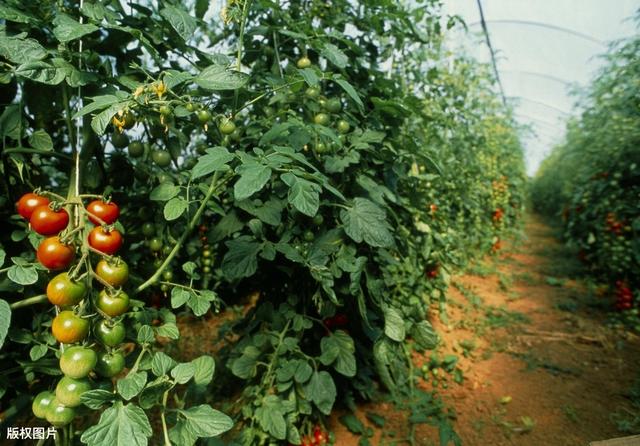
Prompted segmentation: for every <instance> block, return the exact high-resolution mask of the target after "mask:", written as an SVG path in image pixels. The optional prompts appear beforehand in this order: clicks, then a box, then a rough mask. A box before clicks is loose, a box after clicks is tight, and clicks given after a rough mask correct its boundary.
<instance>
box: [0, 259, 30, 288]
mask: <svg viewBox="0 0 640 446" xmlns="http://www.w3.org/2000/svg"><path fill="white" fill-rule="evenodd" d="M11 261H12V262H13V263H14V265H12V266H10V267H9V269H7V277H8V278H9V280H11V281H12V282H14V283H17V284H18V285H32V284H34V283H36V282H37V281H38V270H37V269H36V267H35V266H34V265H32V264H29V263H26V262H24V260H23V259H22V258H20V257H12V258H11Z"/></svg>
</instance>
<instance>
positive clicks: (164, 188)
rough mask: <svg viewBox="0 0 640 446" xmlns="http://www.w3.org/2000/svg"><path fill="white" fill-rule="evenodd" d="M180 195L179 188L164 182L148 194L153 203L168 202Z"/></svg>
mask: <svg viewBox="0 0 640 446" xmlns="http://www.w3.org/2000/svg"><path fill="white" fill-rule="evenodd" d="M179 193H180V188H179V187H178V186H176V185H175V184H173V183H169V182H164V183H160V184H159V185H158V186H156V187H154V188H153V190H152V191H151V193H150V194H149V199H150V200H153V201H168V200H171V199H172V198H174V197H175V196H176V195H178V194H179Z"/></svg>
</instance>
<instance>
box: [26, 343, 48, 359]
mask: <svg viewBox="0 0 640 446" xmlns="http://www.w3.org/2000/svg"><path fill="white" fill-rule="evenodd" d="M46 354H47V346H46V345H42V344H36V345H34V346H33V347H31V350H29V357H30V358H31V360H32V361H37V360H38V359H40V358H42V357H43V356H44V355H46Z"/></svg>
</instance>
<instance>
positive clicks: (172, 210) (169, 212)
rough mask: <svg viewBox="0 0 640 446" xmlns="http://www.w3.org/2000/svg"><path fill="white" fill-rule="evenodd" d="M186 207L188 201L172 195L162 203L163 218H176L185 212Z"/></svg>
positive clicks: (168, 219) (169, 219) (171, 219)
mask: <svg viewBox="0 0 640 446" xmlns="http://www.w3.org/2000/svg"><path fill="white" fill-rule="evenodd" d="M188 207H189V203H187V202H186V201H185V200H184V199H183V198H180V197H174V198H172V199H171V200H169V201H167V202H166V203H165V205H164V211H163V213H164V219H165V220H167V221H173V220H177V219H178V218H180V216H181V215H182V214H184V213H185V211H186V210H187V208H188Z"/></svg>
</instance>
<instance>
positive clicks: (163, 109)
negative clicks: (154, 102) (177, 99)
mask: <svg viewBox="0 0 640 446" xmlns="http://www.w3.org/2000/svg"><path fill="white" fill-rule="evenodd" d="M171 112H172V110H171V107H170V106H168V105H166V104H165V105H161V106H160V114H161V115H162V116H164V117H168V116H171Z"/></svg>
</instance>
